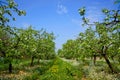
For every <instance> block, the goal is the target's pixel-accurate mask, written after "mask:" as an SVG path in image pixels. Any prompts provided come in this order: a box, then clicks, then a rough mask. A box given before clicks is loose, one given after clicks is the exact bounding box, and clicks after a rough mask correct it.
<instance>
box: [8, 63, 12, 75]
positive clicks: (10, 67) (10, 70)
mask: <svg viewBox="0 0 120 80" xmlns="http://www.w3.org/2000/svg"><path fill="white" fill-rule="evenodd" d="M9 73H12V63H11V62H10V63H9Z"/></svg>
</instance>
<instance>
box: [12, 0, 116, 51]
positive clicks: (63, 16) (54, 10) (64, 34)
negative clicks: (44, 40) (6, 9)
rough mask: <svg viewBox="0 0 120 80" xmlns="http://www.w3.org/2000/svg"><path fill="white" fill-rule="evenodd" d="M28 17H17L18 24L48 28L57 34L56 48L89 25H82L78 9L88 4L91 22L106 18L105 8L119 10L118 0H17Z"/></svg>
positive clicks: (21, 26) (73, 37)
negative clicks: (103, 9)
mask: <svg viewBox="0 0 120 80" xmlns="http://www.w3.org/2000/svg"><path fill="white" fill-rule="evenodd" d="M15 1H16V3H18V5H19V9H22V10H25V11H26V13H27V14H26V16H22V17H19V16H16V21H15V22H12V24H14V26H17V27H20V28H27V27H28V26H30V25H32V26H33V27H34V28H35V29H37V30H40V29H41V28H44V29H46V30H47V31H48V32H53V33H54V34H55V36H56V40H55V43H56V49H59V48H61V47H62V44H63V43H65V42H66V41H67V40H68V39H75V38H76V37H77V35H78V34H79V33H80V32H84V30H85V29H86V27H82V26H81V24H82V21H81V17H80V15H79V13H78V9H79V8H81V7H83V6H85V7H86V9H87V15H86V16H87V17H88V18H90V19H91V21H92V22H93V21H99V20H102V18H103V14H102V13H101V9H102V8H108V9H117V6H116V5H115V4H113V3H114V0H15Z"/></svg>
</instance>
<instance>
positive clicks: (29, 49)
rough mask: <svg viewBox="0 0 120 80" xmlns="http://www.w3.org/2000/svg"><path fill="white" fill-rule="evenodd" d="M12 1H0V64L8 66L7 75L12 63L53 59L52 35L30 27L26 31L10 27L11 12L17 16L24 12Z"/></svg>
mask: <svg viewBox="0 0 120 80" xmlns="http://www.w3.org/2000/svg"><path fill="white" fill-rule="evenodd" d="M17 7H18V5H17V4H16V3H15V2H14V0H5V1H0V62H3V63H6V61H7V63H8V64H9V73H12V66H13V65H12V61H13V60H14V59H16V60H20V59H25V58H29V59H31V63H30V65H31V66H32V65H33V62H34V59H35V58H37V59H38V62H39V60H40V59H51V58H54V57H55V43H54V39H55V37H54V34H53V33H48V32H46V30H44V29H41V30H39V31H38V30H35V29H33V28H32V26H30V27H28V28H27V29H19V28H16V27H11V25H10V24H9V23H10V21H11V20H13V21H15V18H14V16H13V15H12V14H13V12H15V13H17V14H18V15H19V16H21V15H25V14H26V13H25V11H23V10H19V9H18V8H17Z"/></svg>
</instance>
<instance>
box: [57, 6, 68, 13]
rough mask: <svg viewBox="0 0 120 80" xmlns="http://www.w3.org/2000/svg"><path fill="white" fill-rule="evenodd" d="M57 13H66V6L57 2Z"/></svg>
mask: <svg viewBox="0 0 120 80" xmlns="http://www.w3.org/2000/svg"><path fill="white" fill-rule="evenodd" d="M57 13H58V14H66V13H68V10H67V8H66V6H64V5H62V4H58V6H57Z"/></svg>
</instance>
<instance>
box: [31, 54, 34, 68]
mask: <svg viewBox="0 0 120 80" xmlns="http://www.w3.org/2000/svg"><path fill="white" fill-rule="evenodd" d="M33 61H34V56H32V59H31V64H30V66H33Z"/></svg>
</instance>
